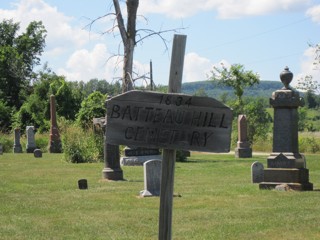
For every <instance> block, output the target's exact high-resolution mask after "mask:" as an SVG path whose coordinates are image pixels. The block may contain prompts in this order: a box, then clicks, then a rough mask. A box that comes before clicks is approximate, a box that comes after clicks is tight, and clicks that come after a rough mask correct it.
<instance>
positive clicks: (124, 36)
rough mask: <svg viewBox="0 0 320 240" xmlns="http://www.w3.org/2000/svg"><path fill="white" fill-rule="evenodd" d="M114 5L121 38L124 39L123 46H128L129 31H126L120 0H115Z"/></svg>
mask: <svg viewBox="0 0 320 240" xmlns="http://www.w3.org/2000/svg"><path fill="white" fill-rule="evenodd" d="M113 5H114V9H115V11H116V18H117V22H118V28H119V31H120V34H121V38H122V41H123V44H126V43H127V40H128V37H127V30H126V27H125V26H124V21H123V17H122V13H121V8H120V5H119V1H118V0H113Z"/></svg>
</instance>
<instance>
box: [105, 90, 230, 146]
mask: <svg viewBox="0 0 320 240" xmlns="http://www.w3.org/2000/svg"><path fill="white" fill-rule="evenodd" d="M231 123H232V111H231V109H230V108H228V107H227V106H225V105H224V104H222V103H221V102H219V101H217V100H215V99H214V98H208V97H197V96H190V95H184V94H178V93H157V92H149V91H130V92H126V93H124V94H121V95H118V96H116V97H113V98H111V99H109V100H107V125H106V127H107V129H106V134H107V135H106V140H107V142H108V143H109V144H115V145H117V144H122V145H127V146H136V147H149V148H166V149H181V150H192V151H204V152H229V151H230V139H231V137H230V136H231V125H232V124H231Z"/></svg>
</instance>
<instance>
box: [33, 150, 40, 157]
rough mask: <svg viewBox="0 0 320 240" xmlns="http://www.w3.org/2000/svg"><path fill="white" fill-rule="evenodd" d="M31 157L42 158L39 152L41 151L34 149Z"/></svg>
mask: <svg viewBox="0 0 320 240" xmlns="http://www.w3.org/2000/svg"><path fill="white" fill-rule="evenodd" d="M33 155H34V157H35V158H42V151H41V149H38V148H37V149H35V150H34V151H33Z"/></svg>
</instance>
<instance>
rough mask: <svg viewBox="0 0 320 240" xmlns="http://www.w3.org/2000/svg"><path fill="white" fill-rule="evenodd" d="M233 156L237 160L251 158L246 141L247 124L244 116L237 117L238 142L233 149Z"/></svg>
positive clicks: (248, 143) (250, 151)
mask: <svg viewBox="0 0 320 240" xmlns="http://www.w3.org/2000/svg"><path fill="white" fill-rule="evenodd" d="M235 156H236V157H237V158H251V157H252V148H251V147H250V142H249V141H248V123H247V118H246V115H239V116H238V142H237V147H236V149H235Z"/></svg>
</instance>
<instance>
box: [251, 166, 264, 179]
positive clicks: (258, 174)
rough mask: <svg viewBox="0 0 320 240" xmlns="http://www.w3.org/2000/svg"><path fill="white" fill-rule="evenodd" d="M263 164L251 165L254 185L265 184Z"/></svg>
mask: <svg viewBox="0 0 320 240" xmlns="http://www.w3.org/2000/svg"><path fill="white" fill-rule="evenodd" d="M263 169H264V167H263V164H262V163H260V162H254V163H252V165H251V176H252V183H261V182H263V179H264V178H263V174H264V172H263Z"/></svg>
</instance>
